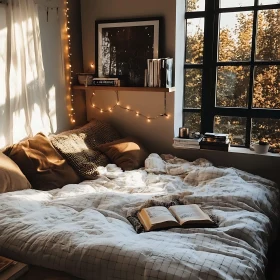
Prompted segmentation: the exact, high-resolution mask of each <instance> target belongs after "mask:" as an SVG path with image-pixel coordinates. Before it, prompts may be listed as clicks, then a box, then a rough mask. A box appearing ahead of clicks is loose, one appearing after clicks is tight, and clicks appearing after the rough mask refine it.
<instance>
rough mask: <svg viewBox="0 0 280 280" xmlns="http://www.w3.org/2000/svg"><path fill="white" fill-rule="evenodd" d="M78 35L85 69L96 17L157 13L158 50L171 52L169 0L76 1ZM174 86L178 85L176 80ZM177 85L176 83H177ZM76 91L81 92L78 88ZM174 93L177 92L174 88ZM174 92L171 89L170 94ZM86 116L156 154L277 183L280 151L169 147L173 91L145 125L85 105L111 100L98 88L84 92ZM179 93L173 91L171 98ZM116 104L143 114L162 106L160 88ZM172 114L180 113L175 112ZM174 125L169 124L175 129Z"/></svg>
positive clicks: (172, 15)
mask: <svg viewBox="0 0 280 280" xmlns="http://www.w3.org/2000/svg"><path fill="white" fill-rule="evenodd" d="M177 1H180V2H181V1H182V0H177ZM81 16H82V34H83V58H84V60H83V61H84V68H85V69H87V68H88V66H89V64H90V62H92V61H94V58H95V20H100V19H125V18H134V17H138V18H139V17H155V16H163V17H164V19H165V30H164V40H163V41H164V49H165V53H164V54H163V55H165V56H171V57H175V22H176V1H175V0H142V1H131V0H95V1H91V0H82V1H81ZM177 86H178V85H177ZM178 88H179V87H178ZM79 94H82V92H80V93H79ZM177 94H178V93H177ZM175 96H176V93H175ZM87 97H88V98H87V104H88V112H87V115H88V119H91V118H93V117H96V118H99V119H103V120H107V121H109V122H111V123H112V124H113V125H114V126H115V127H116V128H117V129H118V130H119V131H120V132H122V133H123V135H127V134H128V135H134V136H138V138H140V140H142V142H143V143H144V144H145V146H146V147H148V148H149V149H150V151H151V152H156V153H172V154H175V155H177V156H179V157H183V158H186V159H188V160H194V159H196V158H199V157H204V158H207V159H208V160H210V161H211V162H213V164H215V165H217V166H234V167H236V168H239V169H242V170H245V171H248V172H251V173H255V174H259V175H261V176H263V177H266V178H270V179H272V180H274V181H277V182H278V183H279V184H280V174H279V168H280V156H278V157H269V156H262V155H256V154H254V155H247V154H235V153H226V152H216V151H215V152H213V151H205V150H198V151H193V150H175V149H173V148H172V140H173V137H174V133H173V129H174V94H173V93H171V94H168V95H167V108H168V112H170V113H171V114H172V117H171V118H170V119H169V120H165V119H158V120H155V121H153V122H152V123H150V124H147V123H146V121H145V120H143V119H138V118H136V117H135V115H133V114H130V113H129V112H125V111H123V110H120V109H117V110H116V111H115V112H114V113H112V114H109V113H106V114H105V113H104V114H101V113H100V112H98V111H96V110H95V109H92V108H91V107H90V105H91V103H92V101H93V102H94V103H95V104H96V105H97V106H99V107H102V108H105V109H106V108H108V107H109V106H112V105H114V104H115V97H114V93H113V92H107V91H99V92H96V94H95V96H94V97H92V93H91V92H90V91H88V92H87ZM180 98H181V95H180V93H179V95H177V96H176V98H175V99H176V103H177V102H179V101H180V100H179V99H180ZM120 100H121V103H122V105H124V106H127V105H130V106H131V107H132V108H134V109H137V110H139V111H140V112H142V111H143V112H145V113H147V114H148V113H149V114H157V113H159V112H161V111H162V108H163V103H162V102H163V97H162V94H160V93H152V92H148V91H143V92H120ZM177 118H180V116H179V117H177ZM176 131H177V127H176V128H175V133H176Z"/></svg>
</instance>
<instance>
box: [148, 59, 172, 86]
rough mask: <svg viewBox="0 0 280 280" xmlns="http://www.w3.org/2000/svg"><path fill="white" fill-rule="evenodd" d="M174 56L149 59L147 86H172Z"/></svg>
mask: <svg viewBox="0 0 280 280" xmlns="http://www.w3.org/2000/svg"><path fill="white" fill-rule="evenodd" d="M172 67H173V58H170V57H167V58H156V59H147V69H146V70H145V81H144V86H145V87H162V88H171V87H172Z"/></svg>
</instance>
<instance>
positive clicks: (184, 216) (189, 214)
mask: <svg viewBox="0 0 280 280" xmlns="http://www.w3.org/2000/svg"><path fill="white" fill-rule="evenodd" d="M169 210H170V212H171V213H172V214H173V215H174V217H175V218H176V219H177V220H178V221H179V223H180V225H182V224H184V223H185V222H189V221H190V222H196V223H197V222H198V223H199V222H210V223H212V220H211V219H210V217H209V216H208V215H207V214H206V213H204V212H203V211H202V210H201V209H200V207H199V206H198V205H196V204H189V205H175V206H171V207H169Z"/></svg>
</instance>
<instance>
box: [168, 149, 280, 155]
mask: <svg viewBox="0 0 280 280" xmlns="http://www.w3.org/2000/svg"><path fill="white" fill-rule="evenodd" d="M174 148H175V147H174ZM175 149H182V150H192V151H207V152H220V153H221V152H222V153H234V154H247V155H256V156H265V157H280V154H279V153H269V152H268V153H266V154H257V153H256V152H254V151H252V150H250V149H248V148H240V147H230V148H229V151H228V152H226V151H218V150H207V149H188V148H175Z"/></svg>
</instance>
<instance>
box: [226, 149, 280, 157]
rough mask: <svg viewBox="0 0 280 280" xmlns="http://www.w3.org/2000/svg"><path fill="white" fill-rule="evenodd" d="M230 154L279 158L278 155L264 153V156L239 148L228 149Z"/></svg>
mask: <svg viewBox="0 0 280 280" xmlns="http://www.w3.org/2000/svg"><path fill="white" fill-rule="evenodd" d="M229 152H230V153H239V154H249V155H257V156H266V157H267V156H268V157H279V156H280V154H279V153H270V152H268V153H266V154H257V153H256V152H254V151H252V150H250V149H248V148H240V147H230V148H229Z"/></svg>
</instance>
